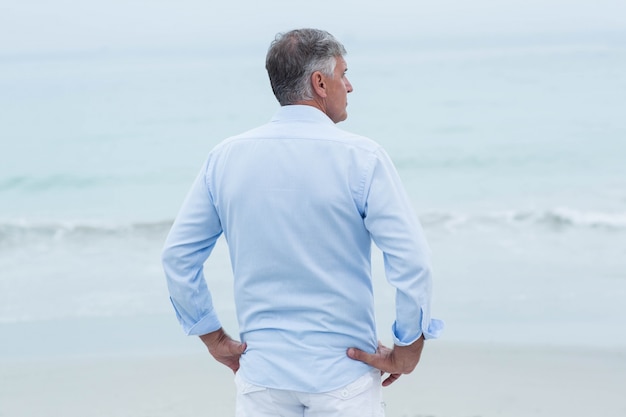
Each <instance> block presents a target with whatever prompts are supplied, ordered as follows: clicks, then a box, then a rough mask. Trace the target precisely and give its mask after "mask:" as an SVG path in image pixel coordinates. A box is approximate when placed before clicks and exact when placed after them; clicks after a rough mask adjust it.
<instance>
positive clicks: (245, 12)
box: [0, 0, 626, 54]
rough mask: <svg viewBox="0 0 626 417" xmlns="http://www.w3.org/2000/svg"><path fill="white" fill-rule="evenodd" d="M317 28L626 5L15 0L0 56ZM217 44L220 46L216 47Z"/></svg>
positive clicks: (257, 37)
mask: <svg viewBox="0 0 626 417" xmlns="http://www.w3.org/2000/svg"><path fill="white" fill-rule="evenodd" d="M303 26H309V27H319V28H324V29H327V30H329V31H331V32H333V33H335V34H336V35H337V36H338V37H339V38H345V37H346V36H354V37H360V38H367V37H371V38H385V37H392V38H398V37H423V36H435V37H437V36H465V35H468V36H475V35H520V34H569V33H573V32H574V33H606V32H621V33H622V34H624V33H626V1H625V0H476V1H469V0H427V1H425V0H382V1H381V0H343V1H342V0H318V1H311V2H303V1H296V0H243V1H242V0H229V1H220V2H216V1H214V0H99V1H93V0H91V1H90V0H14V1H4V2H2V3H0V54H7V53H8V54H13V53H22V52H23V53H32V52H36V51H45V52H53V51H67V50H84V49H98V48H112V49H117V48H136V47H146V46H148V47H156V48H159V47H179V46H190V47H193V46H199V45H203V44H206V43H207V40H208V39H212V40H214V39H223V40H224V42H226V43H228V42H232V43H233V44H241V43H251V44H252V43H255V42H262V44H264V45H265V44H267V43H268V42H269V40H271V38H272V37H273V35H274V34H275V33H276V32H279V31H283V30H288V29H291V28H294V27H303ZM211 43H213V42H211Z"/></svg>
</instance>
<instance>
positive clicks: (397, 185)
mask: <svg viewBox="0 0 626 417" xmlns="http://www.w3.org/2000/svg"><path fill="white" fill-rule="evenodd" d="M370 175H371V178H370V180H369V187H368V189H367V194H366V196H365V216H364V221H365V226H366V227H367V229H368V230H369V232H370V234H371V236H372V240H373V241H374V243H375V244H376V246H377V247H378V248H379V249H380V250H381V251H382V253H383V260H384V265H385V275H386V278H387V280H388V281H389V283H390V284H391V285H392V286H394V287H395V288H396V320H395V322H394V323H393V326H392V333H393V339H394V343H395V344H396V345H398V346H406V345H410V344H411V343H413V342H415V341H416V340H417V339H419V338H420V336H422V334H423V335H424V337H425V338H426V339H432V338H436V337H438V336H439V334H440V332H441V330H442V329H443V322H442V321H441V320H437V319H433V318H431V316H430V305H431V294H432V273H431V263H430V248H429V247H428V243H427V242H426V239H425V236H424V232H423V230H422V227H421V225H420V223H419V220H418V219H417V216H416V215H415V212H414V211H413V207H412V205H411V203H410V201H409V198H408V196H407V194H406V191H405V189H404V187H403V185H402V183H401V180H400V177H399V175H398V173H397V171H396V169H395V167H394V165H393V163H392V161H391V159H390V158H389V156H388V155H387V153H386V152H385V151H384V150H382V149H379V150H378V151H377V152H376V154H375V159H374V162H373V164H372V169H371V171H370Z"/></svg>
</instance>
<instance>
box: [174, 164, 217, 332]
mask: <svg viewBox="0 0 626 417" xmlns="http://www.w3.org/2000/svg"><path fill="white" fill-rule="evenodd" d="M207 163H208V162H207ZM206 169H207V164H205V166H204V167H203V168H202V170H201V172H200V174H199V175H198V176H197V177H196V180H195V181H194V184H193V186H192V187H191V189H190V190H189V193H188V194H187V197H186V199H185V201H184V202H183V205H182V207H181V209H180V211H179V212H178V215H177V216H176V220H175V221H174V224H173V225H172V228H171V230H170V233H169V234H168V237H167V239H166V241H165V245H164V248H163V254H162V261H163V269H164V271H165V277H166V279H167V286H168V290H169V293H170V299H171V301H172V305H173V306H174V309H175V310H176V315H177V317H178V320H179V321H180V324H181V325H182V327H183V330H184V331H185V333H187V334H188V335H203V334H207V333H210V332H213V331H216V330H218V329H219V328H220V327H222V326H221V324H220V321H219V319H218V317H217V314H216V312H215V309H214V308H213V301H212V298H211V292H210V291H209V288H208V287H207V283H206V281H205V278H204V273H203V264H204V262H205V261H206V259H207V258H208V257H209V255H210V254H211V251H212V250H213V247H214V246H215V243H216V241H217V239H218V238H219V236H220V235H221V233H222V227H221V223H220V219H219V216H218V214H217V212H216V209H215V207H214V206H213V202H212V200H211V197H210V195H209V192H208V189H207V185H206V182H205V175H204V173H205V172H206Z"/></svg>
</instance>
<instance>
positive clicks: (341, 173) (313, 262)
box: [163, 105, 443, 393]
mask: <svg viewBox="0 0 626 417" xmlns="http://www.w3.org/2000/svg"><path fill="white" fill-rule="evenodd" d="M222 233H223V234H224V236H225V238H226V241H227V243H228V248H229V253H230V259H231V263H232V269H233V275H234V294H235V305H236V311H237V319H238V321H239V329H240V338H241V340H242V341H245V342H246V343H247V345H248V348H247V350H246V352H245V353H244V355H242V357H241V368H240V370H239V372H240V373H241V377H242V378H243V379H245V380H247V381H249V382H250V383H253V384H256V385H260V386H264V387H269V388H277V389H288V390H294V391H302V392H310V393H319V392H325V391H330V390H333V389H337V388H339V387H341V386H344V385H346V384H349V383H350V382H352V381H354V380H356V379H357V378H359V377H360V376H361V375H363V374H364V373H366V372H367V371H368V370H369V369H370V368H369V366H368V365H366V364H364V363H361V362H357V361H354V360H352V359H350V358H348V357H347V356H346V349H347V348H349V347H357V348H360V349H362V350H365V351H368V352H374V351H375V350H376V347H377V335H376V325H375V321H374V299H373V291H372V279H371V261H370V258H371V256H370V254H371V242H372V241H373V242H374V243H375V244H376V245H377V246H378V247H379V248H380V249H381V251H382V252H383V256H384V263H385V273H386V277H387V280H388V281H389V283H390V284H391V285H392V286H394V287H395V288H396V290H397V291H396V320H395V322H394V323H393V325H392V332H393V339H394V342H395V343H396V344H397V345H401V346H402V345H408V344H410V343H412V342H414V341H415V340H417V339H418V338H419V337H420V336H421V335H422V334H424V335H425V337H426V338H434V337H437V336H438V334H439V332H440V330H441V328H442V326H443V324H442V322H440V321H439V320H436V319H431V317H430V302H431V268H430V262H429V249H428V245H427V243H426V241H425V239H424V234H423V232H422V229H421V226H420V224H419V221H418V220H417V217H416V215H415V213H414V211H413V208H412V206H411V204H410V202H409V199H408V198H407V195H406V193H405V191H404V188H403V186H402V184H401V182H400V178H399V177H398V174H397V172H396V170H395V168H394V166H393V164H392V162H391V160H390V159H389V157H388V155H387V154H386V153H385V151H384V150H383V149H382V148H381V147H380V146H379V145H377V144H376V143H375V142H373V141H372V140H370V139H367V138H365V137H362V136H357V135H354V134H351V133H348V132H345V131H343V130H341V129H339V128H338V127H337V126H335V124H334V123H333V122H332V121H331V120H330V119H329V118H328V117H327V116H326V115H325V114H324V113H323V112H321V111H319V110H318V109H316V108H314V107H311V106H303V105H294V106H284V107H281V108H280V110H279V111H278V112H277V114H276V115H275V117H274V118H273V119H272V120H271V121H270V122H269V123H268V124H265V125H263V126H260V127H258V128H256V129H253V130H251V131H248V132H246V133H243V134H241V135H238V136H235V137H232V138H229V139H227V140H225V141H224V142H222V143H221V144H219V145H218V146H217V147H215V148H214V149H213V150H212V151H211V152H210V154H209V156H208V158H207V161H206V163H205V164H204V166H203V167H202V170H201V172H200V174H199V175H198V177H197V179H196V181H195V183H194V185H193V186H192V188H191V190H190V192H189V194H188V196H187V198H186V200H185V202H184V203H183V206H182V208H181V210H180V212H179V214H178V216H177V218H176V220H175V222H174V225H173V226H172V229H171V231H170V233H169V236H168V238H167V241H166V244H165V248H164V252H163V264H164V269H165V273H166V276H167V282H168V287H169V291H170V295H171V301H172V304H173V305H174V308H175V310H176V313H177V316H178V319H179V320H180V322H181V324H182V326H183V328H184V330H185V331H186V332H187V334H191V335H202V334H206V333H209V332H212V331H214V330H217V329H219V328H220V327H221V324H220V321H219V319H218V317H217V315H216V313H215V310H214V308H213V304H212V301H211V293H210V291H209V289H208V288H207V285H206V282H205V279H204V274H203V264H204V262H205V260H206V259H207V257H208V256H209V255H210V253H211V251H212V249H213V247H214V245H215V243H216V241H217V239H218V238H219V236H220V235H221V234H222Z"/></svg>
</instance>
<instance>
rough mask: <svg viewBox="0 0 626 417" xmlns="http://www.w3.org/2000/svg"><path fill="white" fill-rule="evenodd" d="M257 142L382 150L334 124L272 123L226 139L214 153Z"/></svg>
mask: <svg viewBox="0 0 626 417" xmlns="http://www.w3.org/2000/svg"><path fill="white" fill-rule="evenodd" d="M296 123H297V122H296ZM257 140H278V141H281V140H305V141H316V142H322V143H323V142H326V143H327V144H328V145H329V146H343V147H351V148H354V149H358V150H360V151H362V152H367V153H377V152H379V151H381V150H382V147H381V146H380V144H378V142H376V141H374V140H373V139H371V138H369V137H367V136H363V135H359V134H356V133H353V132H349V131H347V130H343V129H341V128H339V127H338V126H336V125H334V124H332V125H330V124H322V123H314V124H307V125H306V127H300V128H298V127H297V126H294V124H292V123H290V124H280V123H273V122H270V123H266V124H263V125H260V126H257V127H254V128H252V129H249V130H247V131H244V132H242V133H239V134H237V135H234V136H231V137H228V138H226V139H224V140H223V141H221V142H220V143H219V144H218V145H216V146H215V148H213V153H215V152H217V153H219V152H221V151H223V150H224V149H226V148H229V147H231V146H232V145H234V144H237V143H244V142H250V141H257Z"/></svg>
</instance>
